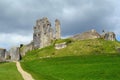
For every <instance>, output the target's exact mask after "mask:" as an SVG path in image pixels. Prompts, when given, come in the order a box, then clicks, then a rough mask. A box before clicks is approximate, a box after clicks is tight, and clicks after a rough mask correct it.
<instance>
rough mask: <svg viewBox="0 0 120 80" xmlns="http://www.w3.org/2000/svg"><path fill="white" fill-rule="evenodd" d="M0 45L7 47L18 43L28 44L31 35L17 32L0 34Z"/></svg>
mask: <svg viewBox="0 0 120 80" xmlns="http://www.w3.org/2000/svg"><path fill="white" fill-rule="evenodd" d="M0 38H1V39H0V43H1V44H0V47H3V48H7V49H9V48H10V47H13V46H19V45H20V44H28V43H30V42H31V41H32V35H31V34H30V35H28V36H24V35H19V34H0Z"/></svg>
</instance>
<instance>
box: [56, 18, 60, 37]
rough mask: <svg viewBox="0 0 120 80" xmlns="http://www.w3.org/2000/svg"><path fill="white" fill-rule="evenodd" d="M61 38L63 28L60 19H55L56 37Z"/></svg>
mask: <svg viewBox="0 0 120 80" xmlns="http://www.w3.org/2000/svg"><path fill="white" fill-rule="evenodd" d="M60 38H61V29H60V21H59V20H58V19H56V20H55V39H60Z"/></svg>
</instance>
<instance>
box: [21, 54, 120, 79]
mask: <svg viewBox="0 0 120 80" xmlns="http://www.w3.org/2000/svg"><path fill="white" fill-rule="evenodd" d="M119 61H120V55H115V54H114V55H107V56H105V55H87V56H86V55H82V56H68V57H56V58H44V59H37V60H30V61H24V62H21V64H22V67H23V68H24V69H25V70H26V71H28V72H30V73H31V74H32V75H33V77H34V78H35V80H120V74H119V73H120V63H119Z"/></svg>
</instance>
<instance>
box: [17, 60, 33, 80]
mask: <svg viewBox="0 0 120 80" xmlns="http://www.w3.org/2000/svg"><path fill="white" fill-rule="evenodd" d="M16 66H17V69H18V71H19V72H20V74H21V75H22V77H23V79H24V80H34V79H33V77H32V76H31V75H30V74H29V73H27V72H26V71H24V70H23V69H22V67H21V65H20V62H18V61H17V62H16Z"/></svg>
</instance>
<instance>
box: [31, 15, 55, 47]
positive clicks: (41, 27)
mask: <svg viewBox="0 0 120 80" xmlns="http://www.w3.org/2000/svg"><path fill="white" fill-rule="evenodd" d="M52 39H53V29H52V28H51V23H50V22H49V20H48V18H46V17H44V18H42V19H39V20H37V21H36V26H35V27H34V33H33V43H34V48H43V47H46V46H49V45H50V44H51V40H52Z"/></svg>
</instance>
